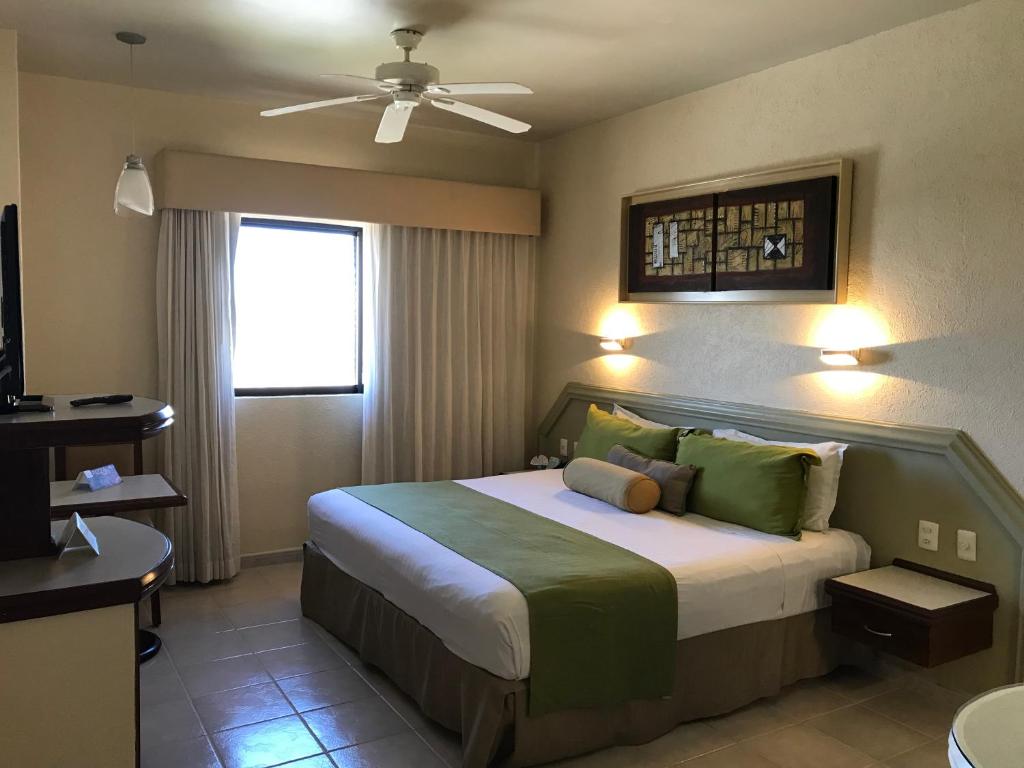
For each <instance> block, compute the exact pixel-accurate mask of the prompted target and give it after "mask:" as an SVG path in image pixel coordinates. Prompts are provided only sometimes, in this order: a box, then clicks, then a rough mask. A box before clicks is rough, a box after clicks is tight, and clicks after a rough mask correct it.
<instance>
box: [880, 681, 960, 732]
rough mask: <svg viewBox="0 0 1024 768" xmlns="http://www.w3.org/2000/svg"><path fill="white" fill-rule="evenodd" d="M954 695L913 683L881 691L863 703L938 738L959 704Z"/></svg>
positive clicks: (949, 723)
mask: <svg viewBox="0 0 1024 768" xmlns="http://www.w3.org/2000/svg"><path fill="white" fill-rule="evenodd" d="M950 693H951V692H950ZM956 698H958V697H956V696H955V694H953V695H952V696H947V695H946V694H944V693H943V692H941V691H935V690H933V689H930V688H923V687H921V686H916V687H907V688H901V689H899V690H895V691H890V692H889V693H883V694H882V695H881V696H878V697H876V698H874V699H869V700H868V701H866V702H865V703H864V706H866V707H868V708H869V709H872V710H874V711H875V712H878V713H880V714H883V715H885V716H886V717H891V718H892V719H893V720H896V721H897V722H899V723H902V724H903V725H906V726H909V727H911V728H913V729H914V730H915V731H920V732H921V733H923V734H925V735H926V736H930V737H931V738H933V739H937V738H941V737H944V736H945V735H946V734H947V733H949V728H950V726H951V725H952V723H953V715H955V714H956V710H957V707H958V706H959V704H957V703H956V700H955V699H956Z"/></svg>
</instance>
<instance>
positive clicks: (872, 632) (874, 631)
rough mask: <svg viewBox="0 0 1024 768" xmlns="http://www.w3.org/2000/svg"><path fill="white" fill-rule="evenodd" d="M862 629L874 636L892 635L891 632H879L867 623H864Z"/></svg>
mask: <svg viewBox="0 0 1024 768" xmlns="http://www.w3.org/2000/svg"><path fill="white" fill-rule="evenodd" d="M864 629H865V630H867V631H868V632H870V633H871V634H872V635H875V636H876V637H892V632H879V631H878V630H877V629H872V628H871V627H869V626H868V625H867V624H865V625H864Z"/></svg>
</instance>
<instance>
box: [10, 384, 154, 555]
mask: <svg viewBox="0 0 1024 768" xmlns="http://www.w3.org/2000/svg"><path fill="white" fill-rule="evenodd" d="M76 397H82V395H58V396H55V397H54V398H53V401H54V407H53V411H51V412H49V413H11V414H4V415H0V560H14V559H18V558H22V557H42V556H45V555H53V554H55V553H56V550H55V548H54V545H53V541H52V540H51V537H50V448H51V447H53V446H71V445H96V444H100V443H130V442H134V441H137V440H144V439H147V438H150V437H153V436H154V435H157V434H159V433H160V432H162V431H163V430H165V429H167V427H169V426H170V425H171V424H172V423H173V421H174V411H173V409H172V408H171V407H170V406H169V405H168V404H167V403H163V402H160V401H159V400H150V399H149V398H145V397H136V398H135V399H134V400H132V401H131V402H129V403H121V404H119V405H90V406H85V407H82V408H72V407H71V405H70V401H71V400H73V399H74V398H76Z"/></svg>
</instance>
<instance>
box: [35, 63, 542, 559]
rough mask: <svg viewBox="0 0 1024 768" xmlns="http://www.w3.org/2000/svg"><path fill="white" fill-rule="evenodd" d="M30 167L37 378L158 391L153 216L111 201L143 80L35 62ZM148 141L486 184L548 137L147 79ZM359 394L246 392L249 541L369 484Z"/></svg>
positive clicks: (40, 385)
mask: <svg viewBox="0 0 1024 768" xmlns="http://www.w3.org/2000/svg"><path fill="white" fill-rule="evenodd" d="M20 84H21V135H22V147H21V165H22V169H23V174H22V176H23V180H24V183H23V189H22V193H23V194H22V198H23V243H22V245H23V251H24V282H25V295H24V304H25V316H26V356H27V367H28V386H29V389H30V390H33V391H40V392H88V391H106V392H113V391H129V392H135V393H137V394H149V395H152V394H155V390H156V354H155V350H154V345H155V342H156V318H155V310H154V304H153V302H154V292H155V282H154V281H155V261H156V236H157V229H158V226H159V222H158V220H157V218H156V217H154V218H153V219H122V218H118V217H115V216H114V215H113V212H112V205H113V190H114V183H115V181H116V179H117V174H118V172H119V169H120V164H121V163H122V162H123V160H124V155H125V154H127V152H128V150H129V146H128V143H129V141H130V128H129V123H128V117H129V114H130V112H129V107H130V96H131V91H130V90H129V89H126V88H123V87H118V86H112V85H107V84H103V83H96V82H87V81H80V80H70V79H65V78H56V77H49V76H45V75H35V74H26V73H23V74H22V75H21V79H20ZM136 97H137V99H138V101H137V115H138V118H137V119H138V135H139V149H140V150H141V153H142V154H143V156H144V158H145V160H146V161H147V162H148V161H150V160H151V159H152V158H153V156H154V155H155V154H156V153H157V152H158V151H159V150H161V149H163V148H165V147H173V148H178V149H187V150H192V151H197V152H212V153H220V154H231V155H242V156H248V157H261V158H268V159H274V160H287V161H293V162H301V163H312V164H320V165H335V166H343V167H348V168H360V169H367V170H377V171H385V172H393V173H404V174H409V175H420V176H431V177H435V178H443V179H454V180H459V181H474V182H482V183H488V184H502V185H513V186H531V185H534V184H535V177H536V151H535V146H534V145H531V144H528V143H525V142H521V141H516V140H508V139H504V138H500V137H494V136H490V135H484V134H479V133H462V132H456V131H446V130H441V129H437V128H428V127H424V126H421V125H416V124H415V122H413V124H411V125H410V128H409V132H408V134H407V140H406V141H404V142H402V143H401V144H399V145H388V146H383V145H378V144H375V143H374V142H373V133H374V131H375V123H374V119H373V118H372V117H370V116H364V115H361V114H356V115H354V116H352V115H349V116H346V115H313V114H308V115H295V116H292V117H288V118H278V119H276V120H268V119H261V118H260V117H259V116H258V114H257V111H258V110H257V108H256V107H254V106H252V105H248V104H238V103H231V102H224V101H214V100H210V99H203V98H198V97H192V96H183V95H176V94H170V93H164V92H158V91H143V90H139V91H136ZM360 409H361V398H359V397H358V396H335V397H310V398H290V399H287V400H284V401H274V400H244V401H239V409H238V461H239V482H240V486H241V502H242V509H241V514H242V551H243V553H254V552H265V551H273V550H279V549H284V548H289V547H296V546H298V545H299V544H301V542H302V540H303V538H304V536H305V499H306V498H307V497H308V496H309V494H310V493H311V492H314V491H317V490H322V489H324V488H328V487H330V486H332V485H338V484H343V483H353V482H357V481H358V478H359V463H360V452H359V445H360V426H359V425H360V415H359V414H360Z"/></svg>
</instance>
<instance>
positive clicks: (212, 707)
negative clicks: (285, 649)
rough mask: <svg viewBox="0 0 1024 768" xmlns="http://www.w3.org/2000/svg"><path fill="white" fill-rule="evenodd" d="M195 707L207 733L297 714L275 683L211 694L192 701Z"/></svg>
mask: <svg viewBox="0 0 1024 768" xmlns="http://www.w3.org/2000/svg"><path fill="white" fill-rule="evenodd" d="M192 703H193V704H194V705H195V708H196V712H198V713H199V719H200V720H201V721H202V723H203V726H204V727H205V728H206V732H207V733H215V732H217V731H226V730H228V729H229V728H238V727H240V726H243V725H252V724H253V723H260V722H263V721H264V720H273V719H275V718H278V717H285V716H286V715H291V714H294V712H293V711H292V707H291V704H289V703H288V700H287V699H286V698H285V697H284V694H283V693H281V691H280V690H278V687H277V686H276V685H274V684H273V683H263V684H262V685H249V686H246V687H245V688H235V689H232V690H230V691H221V692H220V693H211V694H210V695H209V696H200V697H199V698H197V699H193V701H192Z"/></svg>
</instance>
